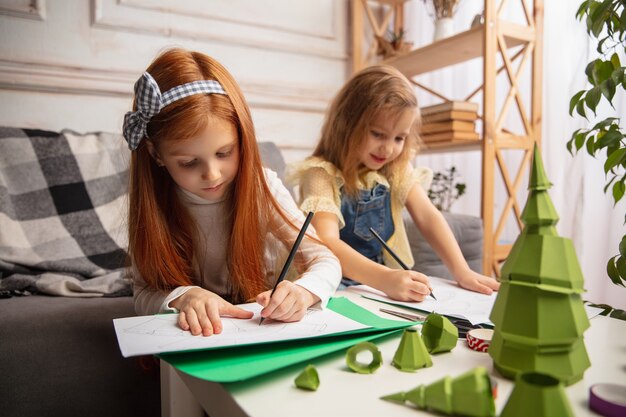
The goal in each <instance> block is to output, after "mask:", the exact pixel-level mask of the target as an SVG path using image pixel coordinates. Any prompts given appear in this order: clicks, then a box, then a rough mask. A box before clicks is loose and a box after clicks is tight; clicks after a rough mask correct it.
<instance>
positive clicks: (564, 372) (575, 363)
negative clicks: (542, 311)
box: [489, 332, 591, 385]
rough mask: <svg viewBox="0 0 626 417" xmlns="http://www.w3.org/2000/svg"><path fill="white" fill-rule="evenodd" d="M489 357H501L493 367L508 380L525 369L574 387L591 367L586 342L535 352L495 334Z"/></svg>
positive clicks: (580, 340)
mask: <svg viewBox="0 0 626 417" xmlns="http://www.w3.org/2000/svg"><path fill="white" fill-rule="evenodd" d="M489 354H490V355H493V356H495V357H497V358H498V361H497V362H496V361H494V367H495V368H496V369H497V370H498V372H500V374H502V375H503V376H504V377H506V378H509V379H515V378H516V377H517V375H518V374H519V373H520V369H525V370H527V371H528V372H530V371H532V372H541V373H546V374H550V375H553V376H554V377H556V378H558V379H559V380H560V381H561V382H563V383H564V384H566V385H571V384H573V383H575V382H578V381H580V380H581V379H582V377H583V374H584V372H585V370H586V369H587V368H589V366H591V363H590V362H589V357H588V356H587V350H586V349H585V345H584V341H583V339H579V340H577V341H576V342H575V343H574V344H572V345H565V346H548V347H542V348H539V349H533V348H529V347H528V346H526V345H522V344H518V343H514V342H509V341H507V340H506V339H503V338H502V336H501V335H500V334H499V333H495V332H494V336H493V340H492V341H491V344H490V345H489ZM525 372H526V371H525Z"/></svg>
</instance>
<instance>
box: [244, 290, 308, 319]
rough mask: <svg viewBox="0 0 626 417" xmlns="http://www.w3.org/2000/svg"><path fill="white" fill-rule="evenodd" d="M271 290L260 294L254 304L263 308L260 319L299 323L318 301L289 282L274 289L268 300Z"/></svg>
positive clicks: (306, 291)
mask: <svg viewBox="0 0 626 417" xmlns="http://www.w3.org/2000/svg"><path fill="white" fill-rule="evenodd" d="M271 293H272V290H268V291H265V292H262V293H261V294H259V295H258V296H257V297H256V302H257V303H259V304H261V305H262V306H263V307H264V308H263V310H261V317H264V318H266V319H272V320H279V321H285V322H293V321H300V320H302V317H304V314H305V313H306V311H307V309H308V308H309V307H311V306H312V305H313V304H315V303H317V302H318V301H319V300H320V299H319V297H318V296H316V295H314V294H313V293H311V292H309V291H308V290H306V289H305V288H304V287H301V286H299V285H297V284H294V283H293V282H291V281H283V282H281V283H280V284H278V286H277V287H276V291H274V295H272V298H271V300H270V294H271Z"/></svg>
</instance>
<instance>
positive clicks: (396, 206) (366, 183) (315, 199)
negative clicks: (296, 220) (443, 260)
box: [286, 157, 433, 269]
mask: <svg viewBox="0 0 626 417" xmlns="http://www.w3.org/2000/svg"><path fill="white" fill-rule="evenodd" d="M432 179H433V172H432V170H430V169H428V168H422V167H418V168H415V169H412V168H407V173H406V175H405V176H403V177H402V178H400V179H398V180H397V181H395V182H394V183H393V184H390V183H389V181H388V180H387V178H385V177H384V176H383V175H382V174H381V173H379V172H378V171H368V172H367V173H366V174H365V175H364V176H363V177H362V178H361V179H360V180H359V182H358V183H357V186H358V188H359V189H361V190H371V189H372V188H374V186H376V184H382V185H385V186H387V187H389V189H390V192H391V217H392V219H393V226H394V233H393V235H391V237H390V238H389V240H388V241H387V244H388V245H389V246H390V247H391V248H392V249H393V250H394V252H396V254H397V255H398V256H399V257H400V259H402V260H403V261H404V263H405V264H407V265H408V266H409V267H412V266H413V264H414V260H413V255H412V253H411V248H410V246H409V239H408V237H407V234H406V229H405V228H404V221H403V219H402V209H403V208H404V205H405V203H406V198H407V196H408V194H409V191H410V190H411V188H412V187H413V185H415V184H420V185H421V186H422V187H423V188H424V189H425V190H428V188H430V184H431V182H432ZM286 182H287V183H288V184H290V185H292V186H296V185H297V186H299V193H300V199H299V206H300V210H302V211H303V212H305V213H306V212H309V211H312V212H318V211H322V212H327V213H332V214H334V215H336V216H337V219H338V220H339V229H342V228H343V227H344V226H345V221H344V219H343V215H342V214H341V187H343V185H344V179H343V175H342V174H341V171H340V170H339V169H338V168H337V167H336V166H335V165H333V164H332V163H330V162H328V161H326V160H324V159H322V158H319V157H309V158H307V159H305V160H304V161H302V162H297V163H293V164H289V165H288V167H287V174H286ZM383 261H384V263H385V265H387V266H388V267H390V268H395V269H400V268H401V266H400V265H399V264H398V263H397V262H396V261H395V260H394V259H393V258H392V257H391V256H390V255H389V254H388V253H387V252H386V251H384V253H383Z"/></svg>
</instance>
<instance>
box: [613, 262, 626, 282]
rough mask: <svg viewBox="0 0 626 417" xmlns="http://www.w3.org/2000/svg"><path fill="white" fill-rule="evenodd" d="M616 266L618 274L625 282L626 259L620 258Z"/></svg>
mask: <svg viewBox="0 0 626 417" xmlns="http://www.w3.org/2000/svg"><path fill="white" fill-rule="evenodd" d="M615 265H616V266H617V272H618V274H619V276H620V279H622V280H623V279H624V278H626V258H624V257H623V256H618V257H617V262H615Z"/></svg>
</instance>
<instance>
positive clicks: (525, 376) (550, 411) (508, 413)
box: [500, 372, 574, 417]
mask: <svg viewBox="0 0 626 417" xmlns="http://www.w3.org/2000/svg"><path fill="white" fill-rule="evenodd" d="M500 416H501V417H527V416H533V417H548V416H560V417H574V413H573V412H572V408H571V406H570V404H569V400H568V398H567V395H566V394H565V389H563V385H562V384H561V383H560V382H559V380H558V379H556V378H553V377H552V376H550V375H546V374H539V373H534V372H529V373H520V374H519V375H518V377H517V379H516V380H515V387H514V388H513V391H512V392H511V396H510V397H509V399H508V401H507V402H506V404H505V406H504V409H502V413H501V414H500Z"/></svg>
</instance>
